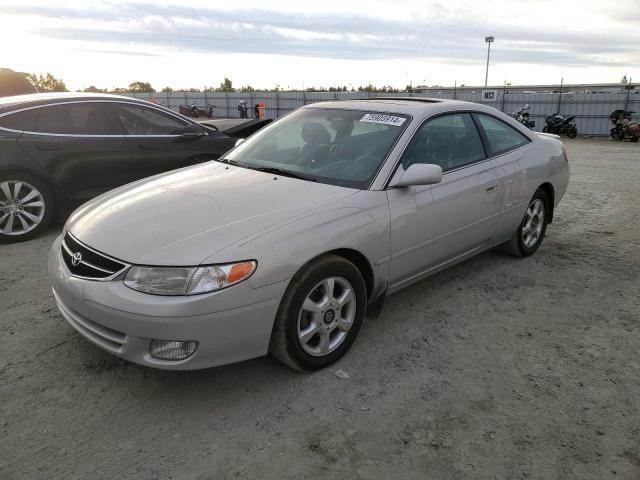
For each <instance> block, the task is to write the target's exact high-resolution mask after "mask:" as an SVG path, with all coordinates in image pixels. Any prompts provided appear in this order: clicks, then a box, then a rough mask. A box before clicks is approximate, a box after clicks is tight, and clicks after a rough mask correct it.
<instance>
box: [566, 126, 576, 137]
mask: <svg viewBox="0 0 640 480" xmlns="http://www.w3.org/2000/svg"><path fill="white" fill-rule="evenodd" d="M577 136H578V129H577V128H576V127H574V126H571V127H569V128H568V129H567V137H569V138H576V137H577Z"/></svg>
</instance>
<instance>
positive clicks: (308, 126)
mask: <svg viewBox="0 0 640 480" xmlns="http://www.w3.org/2000/svg"><path fill="white" fill-rule="evenodd" d="M408 123H409V119H408V117H407V116H406V115H398V114H392V113H377V112H368V111H364V110H338V109H326V108H305V109H300V110H297V111H295V112H293V113H291V114H289V115H287V116H286V117H285V118H283V119H282V120H279V121H278V122H275V123H274V124H273V125H271V126H269V127H267V128H265V129H264V130H262V131H259V132H258V133H256V134H255V135H254V136H252V137H251V138H249V139H248V140H247V141H246V142H244V143H243V144H241V145H240V146H238V147H237V148H235V149H233V150H232V151H231V152H230V153H228V154H227V155H226V156H225V158H224V160H227V161H229V162H231V163H235V164H237V165H239V166H241V167H246V168H253V169H256V170H263V171H267V172H270V173H279V174H282V175H287V174H288V175H289V176H293V177H298V178H302V179H305V180H311V181H316V182H321V183H328V184H331V185H340V186H344V187H350V188H357V189H366V188H367V187H368V186H369V184H370V183H371V182H372V181H373V178H374V177H375V175H376V173H377V172H378V170H379V168H380V166H381V165H382V163H383V162H384V160H385V159H386V158H387V155H388V154H389V151H390V150H391V148H392V147H393V145H394V144H395V142H396V140H397V139H398V137H399V136H400V134H401V133H402V131H403V130H404V128H405V127H406V125H407V124H408Z"/></svg>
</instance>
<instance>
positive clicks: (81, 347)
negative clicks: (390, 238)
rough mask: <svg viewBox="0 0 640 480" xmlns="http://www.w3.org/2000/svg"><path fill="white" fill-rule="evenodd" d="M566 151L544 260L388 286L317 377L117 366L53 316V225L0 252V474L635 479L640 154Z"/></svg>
mask: <svg viewBox="0 0 640 480" xmlns="http://www.w3.org/2000/svg"><path fill="white" fill-rule="evenodd" d="M567 147H568V152H569V158H570V163H571V169H572V177H571V184H570V188H569V191H568V193H567V195H566V196H565V198H564V199H563V201H562V203H561V204H560V207H559V209H558V210H557V213H556V219H555V221H554V223H553V225H552V226H550V228H549V230H548V232H547V238H546V239H545V242H544V243H543V245H542V247H541V249H540V251H539V252H538V253H537V254H536V255H534V256H533V257H530V258H528V259H524V260H518V259H514V258H511V257H508V256H505V255H503V254H501V253H499V252H496V251H491V252H488V253H485V254H482V255H480V256H478V257H476V258H474V259H471V260H469V261H467V262H465V263H462V264H460V265H458V266H456V267H454V268H452V269H450V270H448V271H445V272H442V273H440V274H438V275H436V276H434V277H431V278H430V279H427V280H426V281H423V282H421V283H419V284H416V285H414V286H412V287H410V288H408V289H406V290H404V291H402V292H400V293H398V294H396V295H393V296H391V297H389V298H388V299H387V303H386V304H385V307H384V309H383V311H382V314H381V316H380V317H379V318H377V319H369V320H367V322H366V324H365V325H364V327H363V329H362V331H361V333H360V337H359V338H358V340H357V341H356V343H355V344H354V346H353V348H352V350H351V352H350V353H349V354H347V355H346V356H345V357H344V358H343V359H342V360H341V361H340V362H339V363H338V364H337V365H336V366H335V367H333V368H329V369H326V370H323V371H319V372H316V373H313V374H306V375H305V374H300V373H295V372H293V371H290V370H288V369H287V368H285V367H282V366H280V365H279V364H278V363H277V362H276V361H274V360H273V359H271V358H268V357H265V358H260V359H256V360H252V361H249V362H244V363H241V364H237V365H231V366H227V367H222V368H215V369H209V370H203V371H196V372H187V373H179V372H162V371H156V370H151V369H148V368H143V367H140V366H137V365H133V364H130V363H126V362H123V361H120V360H118V359H117V358H115V357H113V356H111V355H110V354H107V353H104V352H103V351H101V350H100V349H98V348H97V347H95V346H93V345H92V344H90V343H89V342H87V341H85V340H84V339H83V338H82V337H80V335H79V334H77V333H75V331H73V330H72V328H71V327H70V326H69V325H67V324H66V322H65V321H64V320H63V319H62V318H61V316H60V315H59V314H58V313H57V311H56V308H55V306H54V302H53V298H52V295H51V292H50V290H49V286H48V282H47V277H46V265H45V262H46V255H47V250H48V249H49V246H50V244H51V242H52V240H53V239H54V237H55V235H57V234H58V230H57V229H54V230H52V231H50V232H49V234H48V235H46V236H44V237H43V238H39V239H37V240H33V241H30V242H27V243H23V244H15V245H0V302H1V310H0V478H2V479H23V478H24V479H37V478H42V479H54V478H55V479H58V478H60V479H80V478H90V479H114V478H118V479H169V478H172V479H183V478H185V479H192V478H193V479H201V480H204V479H216V480H217V479H226V478H241V479H245V478H246V479H253V478H256V479H257V478H261V479H287V478H296V479H302V478H309V479H315V478H324V479H334V478H335V479H342V478H350V479H418V478H419V479H427V478H428V479H438V480H443V479H455V480H460V479H525V478H526V479H541V480H542V479H544V480H548V479H598V480H600V479H607V478H616V479H633V480H638V479H640V296H639V292H640V224H639V222H640V214H639V213H638V211H639V209H640V146H639V145H637V144H631V143H627V142H625V143H618V142H612V141H604V140H576V141H568V142H567ZM338 369H342V370H344V371H345V372H346V373H347V374H348V375H349V378H338V376H336V375H335V372H336V371H337V370H338Z"/></svg>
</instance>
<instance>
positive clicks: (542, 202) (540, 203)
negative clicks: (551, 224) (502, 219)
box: [503, 189, 551, 257]
mask: <svg viewBox="0 0 640 480" xmlns="http://www.w3.org/2000/svg"><path fill="white" fill-rule="evenodd" d="M550 208H551V207H550V206H549V199H548V197H547V194H546V193H545V192H544V190H541V189H538V190H536V193H535V194H534V195H533V198H532V199H531V201H530V202H529V206H528V207H527V211H526V212H525V214H524V218H523V219H522V222H521V223H520V226H519V227H518V229H517V230H516V231H515V233H514V234H513V237H511V240H509V241H508V242H506V243H505V244H504V245H503V248H504V250H505V251H506V252H507V253H509V254H510V255H513V256H515V257H528V256H529V255H533V254H534V253H535V252H536V250H538V247H540V244H541V243H542V240H543V238H544V235H545V233H546V231H547V224H548V220H547V219H548V218H549V216H548V212H550Z"/></svg>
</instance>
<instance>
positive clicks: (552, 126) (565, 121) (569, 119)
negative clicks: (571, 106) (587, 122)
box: [542, 113, 578, 138]
mask: <svg viewBox="0 0 640 480" xmlns="http://www.w3.org/2000/svg"><path fill="white" fill-rule="evenodd" d="M575 118H576V117H575V115H569V116H566V117H565V116H563V115H560V114H558V113H552V114H551V115H547V118H546V119H545V122H546V125H545V126H544V127H543V128H542V131H543V132H544V133H554V134H556V135H566V136H567V137H569V138H576V137H577V136H578V127H576V122H574V119H575Z"/></svg>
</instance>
